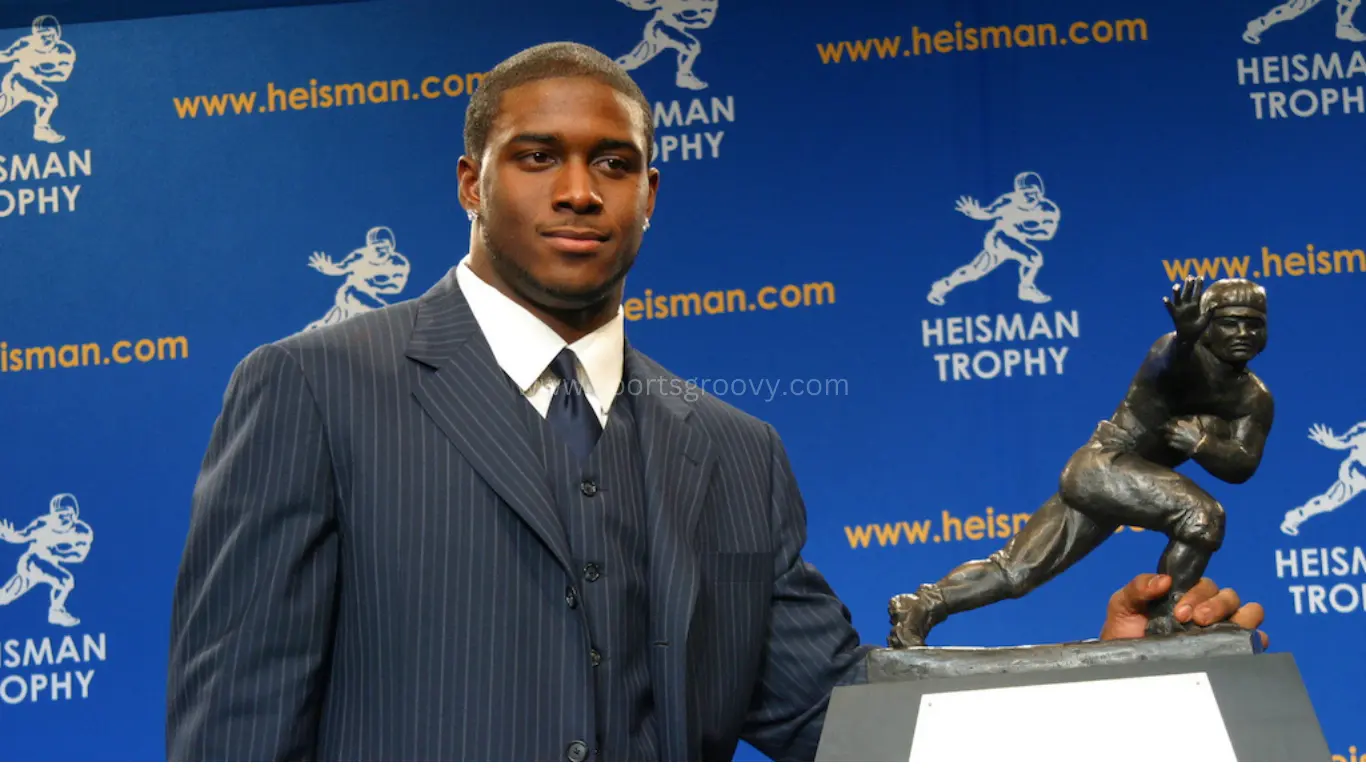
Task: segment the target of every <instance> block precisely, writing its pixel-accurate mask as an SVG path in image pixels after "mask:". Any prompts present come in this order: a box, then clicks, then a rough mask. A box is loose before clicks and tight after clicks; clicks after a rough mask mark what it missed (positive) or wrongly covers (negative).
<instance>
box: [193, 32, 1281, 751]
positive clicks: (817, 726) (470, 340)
mask: <svg viewBox="0 0 1366 768" xmlns="http://www.w3.org/2000/svg"><path fill="white" fill-rule="evenodd" d="M465 130H466V155H465V157H463V158H462V159H461V161H460V169H459V170H460V199H461V202H462V204H463V205H464V207H465V208H466V209H467V210H468V211H469V212H470V215H471V221H472V232H471V242H470V252H469V255H468V256H467V257H466V258H465V259H464V260H463V261H461V262H460V264H459V265H458V266H457V267H456V268H454V269H453V270H451V272H450V273H449V274H448V275H447V276H446V277H445V278H444V279H443V280H441V281H440V282H439V283H438V284H437V285H436V286H434V287H433V288H432V289H431V290H429V291H428V292H427V293H426V294H425V295H423V296H422V297H420V298H418V299H415V300H412V301H409V302H404V303H400V304H396V305H392V306H389V307H386V308H383V309H379V310H376V311H373V312H369V313H365V314H362V315H358V316H356V317H353V318H350V319H348V320H346V321H344V322H341V323H338V324H336V325H332V326H328V327H324V328H319V329H316V330H310V331H306V332H304V333H301V334H298V335H295V336H293V337H290V338H288V339H285V340H283V341H280V342H276V343H272V344H266V345H264V346H262V347H260V348H258V349H256V350H254V351H253V352H252V353H251V354H250V355H249V356H248V357H247V358H246V359H245V360H243V361H242V363H241V364H240V365H239V366H238V368H237V370H236V371H234V373H233V376H232V380H231V382H230V383H229V385H228V389H227V392H226V394H225V397H224V404H223V412H222V414H221V415H220V417H219V419H218V421H217V422H216V424H215V426H214V430H213V434H212V437H211V441H210V445H209V447H208V451H207V455H206V457H205V459H204V464H203V468H202V472H201V476H200V478H199V482H198V484H197V486H196V488H195V493H194V499H193V516H192V521H191V527H190V532H189V538H188V541H187V543H186V548H185V552H184V558H183V562H182V566H181V572H180V575H179V580H178V582H177V585H176V591H175V599H174V606H173V618H172V643H171V663H170V681H169V687H168V712H167V751H168V757H169V758H170V759H172V760H386V761H387V760H405V761H411V760H427V761H453V760H561V759H568V760H574V761H578V760H588V759H594V760H651V761H662V760H668V761H679V760H728V759H729V758H730V757H731V756H732V754H733V753H734V750H735V748H736V745H737V743H738V741H739V740H741V739H744V740H747V741H748V742H749V743H751V744H753V745H755V746H756V747H757V748H758V749H760V750H762V751H763V752H764V753H765V754H767V755H769V756H770V757H773V758H776V759H787V760H810V759H812V758H813V756H814V754H815V749H816V745H817V741H818V739H819V736H820V730H821V725H822V723H823V718H824V713H825V707H826V704H827V702H828V700H829V696H830V692H831V690H832V689H833V688H834V687H835V686H837V685H839V684H841V683H845V682H855V681H857V680H859V679H860V674H861V672H860V662H861V661H862V659H863V656H864V654H865V653H866V652H867V650H868V646H865V645H861V644H860V642H859V638H858V635H857V633H856V632H855V630H854V628H853V626H852V625H851V622H850V617H849V614H848V611H847V610H846V609H845V607H844V606H843V604H842V603H841V602H840V601H839V599H838V598H837V597H836V596H835V595H834V594H833V592H832V591H831V589H830V587H829V586H828V585H827V583H826V582H825V580H824V579H823V578H822V577H821V576H820V574H818V573H817V572H816V571H815V570H814V569H812V568H811V567H810V566H808V565H807V564H806V563H805V562H804V561H803V559H802V557H801V550H802V547H803V544H804V542H805V539H806V529H805V509H804V507H803V504H802V499H801V495H800V493H799V491H798V488H797V483H796V480H795V479H794V477H793V474H792V470H791V467H790V466H789V463H788V458H787V455H786V453H785V452H784V449H783V446H782V443H781V441H780V440H779V438H778V435H777V434H776V433H775V432H774V430H773V428H772V427H770V426H769V425H768V424H765V423H763V422H761V421H759V420H758V419H755V418H753V417H751V416H749V415H747V414H744V413H742V412H740V411H738V410H736V409H735V408H733V407H731V406H729V405H727V404H725V403H723V402H721V401H720V400H717V399H715V398H712V397H709V396H707V395H706V394H704V393H701V392H698V391H697V390H695V389H694V388H692V387H691V386H690V385H688V384H687V383H686V382H684V381H683V380H681V379H679V378H678V377H676V376H674V375H673V374H672V373H670V372H669V371H667V370H665V369H664V368H663V367H661V366H660V365H658V364H657V363H655V362H654V361H652V360H651V359H649V358H648V357H646V356H645V355H643V354H642V353H641V352H640V351H638V350H636V349H635V348H634V347H632V346H630V345H629V344H628V343H627V342H626V340H625V334H624V331H623V319H622V315H621V312H620V303H621V296H622V281H623V279H624V277H625V275H626V273H627V272H628V271H629V269H630V268H631V265H632V263H633V262H634V259H635V255H636V252H637V251H638V249H639V247H640V243H641V240H642V237H643V233H644V231H645V229H646V228H647V227H648V217H649V215H650V213H651V212H652V211H653V207H654V202H655V192H656V189H657V185H658V178H659V177H658V172H657V171H656V170H654V169H652V168H650V167H649V158H650V157H651V152H652V148H653V132H652V130H651V125H650V107H649V104H648V102H646V101H645V99H644V97H643V95H642V94H641V93H640V90H639V89H638V88H637V87H636V85H635V83H634V82H632V81H631V79H630V78H629V77H628V76H627V75H626V74H625V73H624V72H623V71H622V70H621V69H620V68H619V67H618V66H617V65H615V64H613V63H612V61H611V60H610V59H608V58H607V57H605V56H603V55H602V54H600V53H598V52H597V51H593V50H591V49H586V48H583V47H582V46H577V45H568V44H554V45H547V46H538V47H537V48H534V49H530V50H528V51H525V52H523V53H521V54H519V55H517V56H514V57H513V58H511V59H509V60H508V61H506V62H504V63H503V64H500V65H499V66H498V67H497V68H495V69H494V70H493V71H492V72H491V73H489V75H488V76H487V77H486V79H485V80H484V83H483V85H482V86H481V88H480V89H479V91H477V92H476V93H475V95H474V96H473V98H472V99H471V102H470V106H469V111H468V113H467V117H466V128H465ZM1145 589H1146V591H1145ZM1161 591H1162V585H1157V587H1154V588H1147V587H1144V586H1142V583H1141V582H1139V581H1135V583H1134V584H1133V585H1130V588H1126V589H1125V590H1123V591H1121V592H1120V593H1117V598H1116V600H1114V601H1112V604H1111V608H1110V611H1109V615H1108V618H1107V623H1106V625H1105V629H1104V634H1106V635H1108V636H1117V635H1119V634H1126V633H1127V634H1130V635H1133V634H1141V633H1142V629H1143V621H1142V617H1141V609H1142V606H1143V601H1144V600H1148V599H1152V598H1155V597H1157V596H1158V595H1159V594H1160V593H1161ZM1200 600H1204V601H1206V602H1207V606H1206V607H1209V608H1211V609H1212V610H1213V611H1214V613H1215V616H1213V617H1212V618H1213V619H1219V618H1225V617H1228V616H1230V615H1234V614H1235V611H1237V614H1236V616H1235V619H1236V620H1239V621H1241V622H1246V623H1249V624H1251V625H1256V624H1257V623H1259V622H1260V620H1261V617H1260V609H1259V608H1256V606H1255V604H1254V605H1249V606H1246V607H1243V608H1242V609H1241V610H1240V607H1239V602H1238V600H1237V596H1236V595H1233V594H1232V593H1231V592H1229V591H1227V590H1225V591H1224V592H1219V591H1218V590H1216V589H1215V588H1214V587H1213V585H1209V584H1207V585H1204V586H1202V588H1201V589H1200V590H1196V591H1193V592H1192V593H1191V597H1190V601H1191V603H1192V604H1194V603H1196V602H1199V601H1200ZM1135 622H1136V623H1135Z"/></svg>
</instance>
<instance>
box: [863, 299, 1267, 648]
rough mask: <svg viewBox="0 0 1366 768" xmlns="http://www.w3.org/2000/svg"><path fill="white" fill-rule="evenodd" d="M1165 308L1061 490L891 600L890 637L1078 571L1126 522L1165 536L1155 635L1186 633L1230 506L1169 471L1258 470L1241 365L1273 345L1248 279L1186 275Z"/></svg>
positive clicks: (910, 642)
mask: <svg viewBox="0 0 1366 768" xmlns="http://www.w3.org/2000/svg"><path fill="white" fill-rule="evenodd" d="M1163 303H1165V304H1166V306H1167V312H1168V313H1169V314H1170V315H1171V318H1172V322H1173V324H1174V325H1175V330H1174V331H1172V332H1170V333H1168V334H1166V335H1164V336H1162V337H1161V338H1160V339H1158V340H1157V342H1156V343H1154V344H1153V346H1152V348H1151V349H1150V350H1149V351H1148V355H1147V357H1146V358H1145V359H1144V360H1143V364H1142V366H1141V367H1140V368H1139V370H1138V373H1137V374H1136V375H1135V376H1134V378H1133V380H1132V382H1131V383H1130V385H1129V391H1128V394H1127V395H1126V396H1125V397H1124V400H1123V402H1121V403H1120V404H1119V407H1118V408H1117V409H1116V410H1115V412H1114V415H1112V416H1111V417H1110V418H1109V419H1108V420H1105V421H1102V422H1100V424H1099V425H1098V426H1097V427H1096V430H1095V432H1094V433H1093V434H1092V436H1091V440H1090V442H1088V443H1087V444H1086V445H1084V446H1082V448H1081V449H1080V450H1078V451H1077V452H1076V453H1075V454H1073V455H1072V458H1071V460H1070V461H1068V463H1067V466H1066V468H1065V469H1064V470H1063V472H1062V476H1061V481H1060V483H1059V490H1058V493H1056V494H1055V495H1054V496H1053V497H1052V498H1050V499H1049V500H1048V501H1046V502H1044V504H1043V506H1042V507H1040V508H1039V509H1038V511H1036V512H1035V513H1034V515H1033V516H1032V517H1030V519H1029V522H1028V523H1027V524H1026V525H1025V527H1024V528H1022V529H1021V530H1020V531H1019V533H1017V534H1016V535H1015V536H1014V537H1013V538H1012V539H1011V540H1010V541H1009V542H1008V543H1007V544H1006V545H1005V546H1004V547H1003V548H1002V549H1001V550H1000V551H998V552H996V553H995V554H993V555H991V556H989V557H987V558H986V559H983V560H974V561H971V562H968V563H964V564H963V565H961V566H959V567H957V568H955V569H954V570H953V571H951V572H950V573H949V574H948V575H947V576H945V577H944V578H943V579H941V580H939V581H938V582H937V583H934V584H925V585H922V586H921V587H920V589H919V590H917V591H916V592H915V593H914V594H905V595H898V596H896V597H894V598H892V600H891V603H890V605H889V606H888V612H889V613H890V614H891V620H892V632H891V634H890V636H889V637H888V645H889V646H891V647H892V648H908V647H914V646H921V645H924V644H925V638H926V636H927V635H928V634H929V631H930V629H931V628H933V627H934V626H935V625H936V624H939V623H940V622H943V621H944V620H945V619H947V618H948V617H949V616H951V615H953V614H955V613H961V612H963V611H969V610H972V609H974V608H980V607H982V606H985V605H990V604H992V603H996V602H999V601H1001V600H1005V599H1007V598H1019V597H1023V596H1024V595H1026V594H1028V593H1029V592H1031V591H1033V590H1034V589H1036V588H1038V587H1039V586H1041V585H1042V584H1044V583H1045V582H1047V581H1049V580H1050V579H1052V578H1053V577H1055V576H1057V575H1058V574H1060V573H1062V572H1063V571H1065V570H1067V569H1068V568H1070V567H1072V565H1074V564H1075V563H1077V561H1079V560H1081V559H1082V558H1083V557H1085V556H1086V555H1088V554H1090V553H1091V552H1092V551H1094V550H1095V549H1096V548H1097V547H1098V546H1100V545H1101V544H1102V543H1103V542H1105V541H1106V540H1107V539H1108V538H1109V537H1110V536H1111V535H1112V534H1113V533H1114V532H1115V531H1116V529H1117V528H1119V526H1121V525H1131V526H1137V527H1141V528H1145V529H1148V530H1152V531H1160V532H1162V533H1164V534H1166V535H1167V537H1168V539H1169V541H1168V544H1167V547H1166V549H1165V550H1163V552H1162V556H1161V558H1160V560H1159V561H1158V565H1157V572H1158V573H1159V574H1165V575H1169V576H1170V577H1171V579H1172V586H1171V589H1170V591H1169V592H1168V593H1167V596H1166V597H1165V598H1164V599H1163V600H1162V601H1161V602H1159V603H1158V604H1157V605H1155V606H1154V607H1153V610H1152V612H1151V614H1150V617H1149V621H1148V634H1150V635H1162V634H1170V633H1172V632H1175V631H1178V630H1180V629H1182V626H1181V625H1180V624H1179V623H1178V622H1177V621H1176V619H1175V617H1174V615H1173V612H1174V610H1175V608H1176V604H1177V602H1179V601H1180V599H1181V597H1182V596H1183V595H1185V593H1186V592H1187V591H1188V590H1190V589H1191V588H1192V587H1194V586H1195V585H1196V584H1197V583H1198V582H1199V581H1200V579H1201V577H1203V575H1204V573H1205V568H1206V567H1207V566H1208V565H1209V561H1210V557H1211V556H1212V555H1213V554H1214V553H1215V551H1217V550H1218V549H1219V547H1220V545H1221V544H1222V543H1223V540H1224V508H1223V506H1222V505H1220V504H1219V502H1218V501H1216V500H1215V499H1214V497H1212V496H1211V495H1210V494H1209V493H1208V492H1206V491H1205V490H1204V489H1202V488H1200V487H1199V486H1198V485H1196V484H1195V482H1193V481H1192V480H1191V479H1190V478H1187V477H1185V476H1184V475H1181V474H1179V473H1177V472H1176V471H1175V468H1176V467H1178V466H1180V465H1181V464H1183V463H1185V462H1186V461H1187V460H1193V461H1195V462H1196V463H1197V464H1199V465H1200V466H1201V467H1203V468H1204V469H1205V470H1206V471H1207V472H1209V473H1210V474H1211V475H1213V476H1214V477H1217V478H1219V479H1221V480H1224V481H1226V482H1229V483H1242V482H1245V481H1246V480H1248V479H1249V478H1251V477H1252V475H1253V473H1254V472H1256V470H1257V467H1258V465H1259V464H1260V462H1261V458H1262V447H1263V446H1264V445H1265V443H1266V439H1267V435H1268V433H1269V432H1270V430H1271V421H1272V415H1273V411H1274V405H1273V402H1272V398H1271V393H1270V392H1269V391H1268V390H1267V388H1266V386H1265V385H1264V384H1263V383H1262V381H1261V379H1259V378H1258V377H1257V376H1256V374H1254V373H1253V372H1252V371H1251V370H1250V369H1249V368H1248V367H1247V366H1248V362H1249V361H1251V360H1252V358H1254V357H1256V356H1257V355H1258V354H1259V353H1261V351H1262V350H1263V349H1265V347H1266V334H1267V329H1266V292H1265V290H1264V289H1263V288H1262V287H1261V286H1259V285H1257V284H1256V283H1254V282H1252V281H1250V280H1243V279H1225V280H1219V281H1217V282H1214V283H1212V284H1211V285H1210V286H1209V288H1208V290H1206V289H1205V288H1204V280H1203V278H1188V279H1186V280H1185V282H1184V283H1181V284H1178V285H1176V286H1174V287H1173V288H1172V295H1171V296H1170V297H1164V298H1163Z"/></svg>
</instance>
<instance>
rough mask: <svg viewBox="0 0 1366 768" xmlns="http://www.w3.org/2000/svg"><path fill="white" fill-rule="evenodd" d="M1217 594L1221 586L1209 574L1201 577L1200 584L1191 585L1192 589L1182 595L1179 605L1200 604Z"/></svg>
mask: <svg viewBox="0 0 1366 768" xmlns="http://www.w3.org/2000/svg"><path fill="white" fill-rule="evenodd" d="M1217 594H1219V586H1218V585H1217V584H1215V583H1214V582H1213V581H1212V580H1211V579H1210V578H1209V577H1208V576H1207V577H1205V578H1203V579H1201V580H1200V582H1199V583H1198V584H1196V585H1195V586H1193V587H1191V588H1190V590H1189V591H1187V592H1186V594H1185V595H1184V596H1182V598H1181V602H1180V603H1178V605H1192V606H1195V605H1199V604H1200V603H1203V602H1205V601H1206V600H1209V599H1211V598H1213V597H1214V596H1215V595H1217Z"/></svg>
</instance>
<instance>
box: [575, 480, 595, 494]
mask: <svg viewBox="0 0 1366 768" xmlns="http://www.w3.org/2000/svg"><path fill="white" fill-rule="evenodd" d="M579 490H581V491H583V495H584V496H595V495H597V492H598V484H597V483H595V482H593V481H592V480H584V481H583V482H582V483H580V484H579Z"/></svg>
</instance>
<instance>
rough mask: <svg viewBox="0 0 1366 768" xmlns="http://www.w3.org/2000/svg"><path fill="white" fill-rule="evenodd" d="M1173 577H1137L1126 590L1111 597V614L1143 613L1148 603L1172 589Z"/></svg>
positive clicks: (1147, 574) (1141, 575)
mask: <svg viewBox="0 0 1366 768" xmlns="http://www.w3.org/2000/svg"><path fill="white" fill-rule="evenodd" d="M1171 582H1172V580H1171V577H1170V576H1159V575H1157V574H1152V573H1143V574H1139V575H1138V576H1135V577H1134V578H1133V580H1132V581H1130V582H1129V583H1128V584H1126V585H1124V588H1123V589H1121V590H1119V591H1118V592H1115V593H1114V594H1113V595H1111V596H1110V612H1111V613H1115V614H1119V615H1126V614H1131V613H1142V612H1143V609H1144V608H1145V607H1147V605H1148V603H1150V602H1152V601H1153V600H1156V599H1157V598H1159V597H1161V596H1162V595H1165V594H1166V593H1167V590H1168V589H1171Z"/></svg>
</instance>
